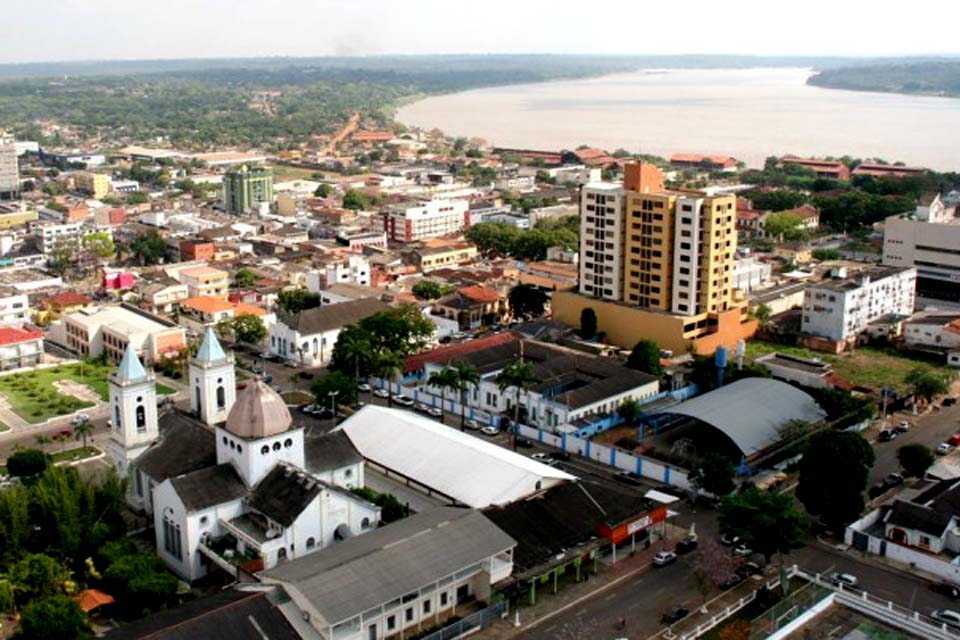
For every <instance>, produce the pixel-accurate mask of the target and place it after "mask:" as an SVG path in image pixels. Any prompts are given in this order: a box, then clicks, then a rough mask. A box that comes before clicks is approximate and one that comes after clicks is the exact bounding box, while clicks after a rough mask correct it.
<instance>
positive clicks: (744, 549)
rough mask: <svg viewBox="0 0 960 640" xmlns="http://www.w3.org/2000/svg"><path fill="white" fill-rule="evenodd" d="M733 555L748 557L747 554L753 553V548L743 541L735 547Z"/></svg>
mask: <svg viewBox="0 0 960 640" xmlns="http://www.w3.org/2000/svg"><path fill="white" fill-rule="evenodd" d="M733 555H735V556H740V557H741V558H746V557H747V556H750V555H753V549H751V548H750V547H748V546H747V545H746V544H744V543H742V542H741V543H740V544H738V545H737V546H735V547H734V548H733Z"/></svg>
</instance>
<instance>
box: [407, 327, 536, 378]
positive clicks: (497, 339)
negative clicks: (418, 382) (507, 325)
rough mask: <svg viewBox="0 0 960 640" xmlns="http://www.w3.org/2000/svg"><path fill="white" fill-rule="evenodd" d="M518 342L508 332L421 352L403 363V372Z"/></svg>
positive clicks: (417, 369) (513, 335)
mask: <svg viewBox="0 0 960 640" xmlns="http://www.w3.org/2000/svg"><path fill="white" fill-rule="evenodd" d="M519 340H520V338H519V337H518V336H517V335H516V334H514V333H512V332H509V331H508V332H506V333H495V334H493V335H489V336H485V337H483V338H477V339H476V340H471V341H469V342H461V343H460V344H452V345H450V346H448V347H440V348H439V349H433V350H432V351H422V352H420V353H418V354H416V355H413V356H410V357H408V358H407V359H406V360H405V361H404V363H403V372H404V373H411V372H413V371H419V370H420V369H423V367H424V366H425V365H426V364H427V363H434V364H447V363H450V362H454V361H455V360H457V359H458V358H462V357H464V356H466V355H469V354H471V353H474V352H476V351H482V350H484V349H490V348H491V347H497V346H499V345H501V344H507V343H510V342H517V341H519Z"/></svg>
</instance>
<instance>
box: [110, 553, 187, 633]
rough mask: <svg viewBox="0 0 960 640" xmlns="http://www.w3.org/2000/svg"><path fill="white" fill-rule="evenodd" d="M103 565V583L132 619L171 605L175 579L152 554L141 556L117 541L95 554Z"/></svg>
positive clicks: (174, 593)
mask: <svg viewBox="0 0 960 640" xmlns="http://www.w3.org/2000/svg"><path fill="white" fill-rule="evenodd" d="M98 555H99V556H100V557H101V558H102V559H103V560H104V561H105V563H106V568H105V569H104V571H103V584H104V586H105V587H106V588H107V590H108V591H109V592H110V593H111V594H112V595H113V596H114V598H116V600H117V602H118V604H120V605H122V609H123V611H125V612H126V613H127V615H129V616H130V617H132V618H140V617H143V616H145V615H148V614H149V613H151V612H153V611H156V610H158V609H162V608H164V607H166V606H167V605H169V604H172V603H173V602H174V600H175V598H176V594H177V584H178V580H177V578H176V577H175V576H174V575H173V574H172V573H170V572H169V571H168V570H167V569H166V567H165V566H164V564H163V562H162V561H161V560H160V558H158V557H157V555H156V554H154V553H144V552H141V551H138V550H137V548H136V547H135V546H134V545H133V544H130V541H129V540H126V539H120V540H117V541H114V542H111V543H109V544H107V545H105V546H104V548H103V549H102V550H101V552H100V553H99V554H98Z"/></svg>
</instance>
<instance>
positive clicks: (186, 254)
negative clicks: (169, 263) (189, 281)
mask: <svg viewBox="0 0 960 640" xmlns="http://www.w3.org/2000/svg"><path fill="white" fill-rule="evenodd" d="M215 251H216V245H214V244H213V243H212V242H209V241H207V240H181V241H180V259H181V260H183V261H184V262H193V261H194V260H213V254H214V252H215Z"/></svg>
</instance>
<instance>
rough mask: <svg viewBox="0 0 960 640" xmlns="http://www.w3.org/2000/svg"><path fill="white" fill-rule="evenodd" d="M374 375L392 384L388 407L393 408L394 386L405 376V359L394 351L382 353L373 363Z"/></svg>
mask: <svg viewBox="0 0 960 640" xmlns="http://www.w3.org/2000/svg"><path fill="white" fill-rule="evenodd" d="M373 374H374V375H375V376H377V377H378V378H380V379H381V380H386V381H387V382H388V383H390V395H389V396H387V406H388V407H392V406H393V385H395V384H396V383H397V382H399V381H400V379H401V377H402V376H403V358H402V357H401V356H400V355H399V354H398V353H396V352H394V351H381V352H380V353H378V354H377V355H376V359H375V360H374V361H373Z"/></svg>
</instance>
